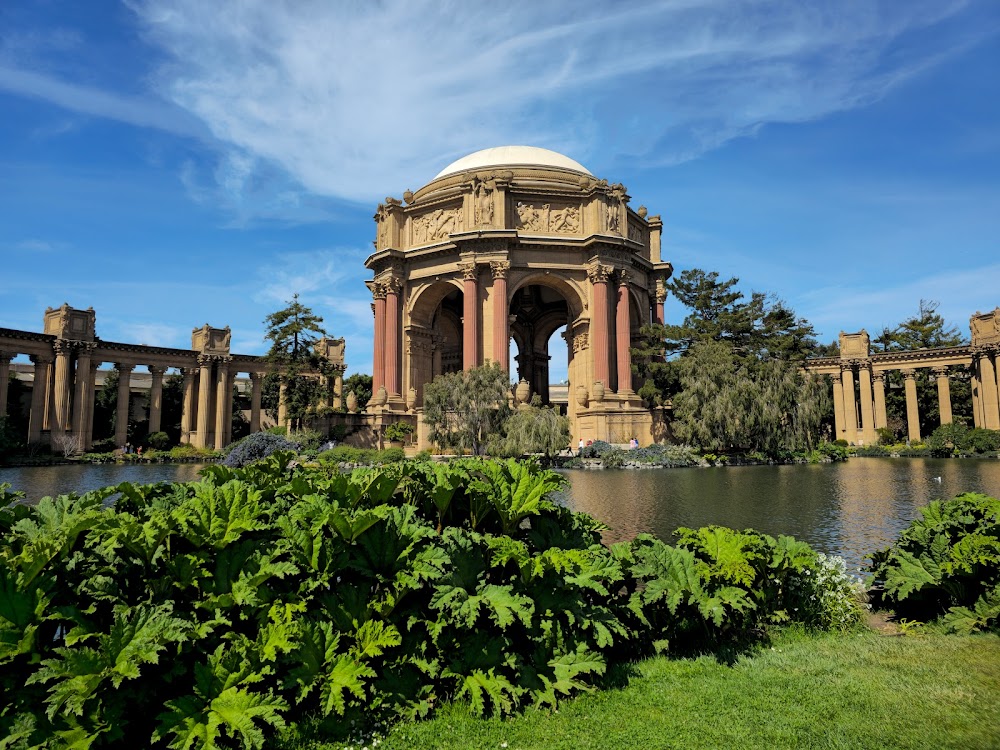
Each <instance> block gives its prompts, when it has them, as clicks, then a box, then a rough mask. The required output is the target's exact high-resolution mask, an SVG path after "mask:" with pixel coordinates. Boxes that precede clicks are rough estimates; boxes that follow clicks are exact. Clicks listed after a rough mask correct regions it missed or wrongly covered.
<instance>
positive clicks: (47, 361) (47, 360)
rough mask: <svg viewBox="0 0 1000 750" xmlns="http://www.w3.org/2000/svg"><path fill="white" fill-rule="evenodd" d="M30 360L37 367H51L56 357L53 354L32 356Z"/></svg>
mask: <svg viewBox="0 0 1000 750" xmlns="http://www.w3.org/2000/svg"><path fill="white" fill-rule="evenodd" d="M29 359H30V360H31V361H32V363H34V364H36V365H51V364H52V360H53V359H54V357H53V356H52V355H51V354H32V355H30V356H29Z"/></svg>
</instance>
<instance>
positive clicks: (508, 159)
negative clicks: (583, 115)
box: [434, 146, 590, 180]
mask: <svg viewBox="0 0 1000 750" xmlns="http://www.w3.org/2000/svg"><path fill="white" fill-rule="evenodd" d="M513 166H522V167H525V166H531V167H558V168H559V169H568V170H570V171H571V172H579V173H580V174H586V175H589V174H590V170H588V169H587V168H586V167H585V166H583V165H582V164H580V163H579V162H577V161H574V160H573V159H570V158H569V157H568V156H563V155H562V154H560V153H558V152H556V151H549V150H548V149H547V148H537V147H536V146H496V147H494V148H484V149H483V150H482V151H476V152H475V153H473V154H469V155H468V156H463V157H462V158H461V159H459V160H458V161H453V162H452V163H451V164H449V165H448V166H447V167H445V168H444V169H442V170H441V171H440V172H438V173H437V175H436V176H435V177H434V179H435V180H436V179H439V178H441V177H446V176H448V175H450V174H457V173H458V172H465V171H468V170H473V169H484V168H486V167H513Z"/></svg>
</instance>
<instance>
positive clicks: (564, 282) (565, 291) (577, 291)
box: [507, 271, 587, 322]
mask: <svg viewBox="0 0 1000 750" xmlns="http://www.w3.org/2000/svg"><path fill="white" fill-rule="evenodd" d="M511 277H512V278H511V281H512V283H511V284H510V288H509V289H508V292H507V296H508V299H509V300H511V301H513V299H514V295H515V294H517V292H518V291H519V290H521V289H523V288H524V287H527V286H543V287H548V288H549V289H552V290H554V291H556V292H558V293H559V294H560V295H561V296H562V298H563V299H564V300H566V304H567V306H568V307H569V318H570V322H573V321H575V320H577V319H578V318H580V316H581V315H583V311H584V310H585V309H586V308H587V298H586V293H585V292H584V291H583V290H582V289H581V288H580V287H579V286H578V285H577V283H576V282H575V281H574V280H573V279H569V278H566V277H565V276H564V275H562V274H553V273H545V272H544V271H526V272H521V273H518V274H516V275H515V274H511Z"/></svg>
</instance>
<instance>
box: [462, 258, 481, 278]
mask: <svg viewBox="0 0 1000 750" xmlns="http://www.w3.org/2000/svg"><path fill="white" fill-rule="evenodd" d="M458 270H459V271H461V272H462V278H463V279H464V280H465V281H475V280H476V278H477V277H478V276H479V267H478V266H477V265H476V262H475V261H467V262H465V263H459V264H458Z"/></svg>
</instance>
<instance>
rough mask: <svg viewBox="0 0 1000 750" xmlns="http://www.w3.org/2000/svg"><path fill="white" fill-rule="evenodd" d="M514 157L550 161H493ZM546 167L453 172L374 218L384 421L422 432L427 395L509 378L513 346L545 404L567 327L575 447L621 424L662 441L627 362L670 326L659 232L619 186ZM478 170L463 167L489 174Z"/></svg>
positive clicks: (377, 372)
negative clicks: (437, 380)
mask: <svg viewBox="0 0 1000 750" xmlns="http://www.w3.org/2000/svg"><path fill="white" fill-rule="evenodd" d="M507 150H509V151H513V152H524V151H529V152H530V151H533V152H534V153H536V154H537V153H538V152H539V151H540V150H538V149H528V150H525V149H523V148H521V147H511V148H509V149H496V150H490V151H507ZM484 153H485V152H484ZM476 156H477V155H472V157H476ZM542 156H543V157H545V158H544V162H545V163H541V164H537V165H533V164H510V165H505V164H489V165H483V166H481V167H480V166H476V167H475V168H472V169H460V170H458V171H449V170H445V173H443V174H442V176H439V177H438V178H435V179H434V180H432V181H431V182H430V183H429V184H428V185H426V186H424V187H423V188H421V189H420V190H418V191H416V192H415V193H414V192H411V191H409V190H407V191H405V192H404V193H403V200H401V201H400V200H397V199H394V198H387V199H386V200H385V201H384V202H383V203H382V204H380V205H379V206H378V209H377V211H376V213H375V216H374V219H375V224H376V232H375V234H376V239H375V247H376V251H375V252H374V253H373V254H372V255H371V256H370V257H369V258H368V259H367V261H366V263H365V264H366V266H367V267H368V268H369V269H370V270H371V271H372V273H373V278H372V279H371V280H369V281H367V282H366V284H367V285H368V288H369V290H370V291H371V292H372V299H373V305H372V307H373V312H374V316H375V342H374V372H373V380H374V383H373V390H374V392H375V395H374V397H373V399H372V402H371V403H372V412H373V413H374V414H375V415H376V417H377V418H378V419H381V418H383V417H390V418H396V417H400V418H401V417H402V416H403V415H411V417H414V416H415V417H416V421H417V425H418V428H419V432H418V434H420V433H422V432H423V431H424V428H423V427H422V425H421V424H420V418H419V414H420V412H421V410H422V403H423V388H424V385H425V384H426V383H427V382H429V381H430V380H432V379H433V378H434V377H435V376H436V375H439V374H442V373H444V372H449V371H452V370H454V369H463V368H464V369H467V368H470V367H474V366H478V365H481V364H484V363H485V362H487V361H494V362H497V363H500V364H501V366H502V367H504V368H505V369H506V368H507V366H508V362H509V358H510V341H511V339H513V340H514V341H515V342H516V344H517V348H518V351H519V352H520V354H519V356H518V360H517V361H518V370H519V373H520V376H521V377H523V378H524V379H525V380H526V382H527V383H528V385H529V388H530V391H531V392H532V393H537V394H539V395H540V396H541V397H542V399H543V401H545V400H548V359H549V357H548V353H547V351H548V345H549V344H548V341H549V337H550V336H551V335H552V333H553V332H554V331H555V330H557V329H558V328H559V327H560V326H562V325H565V326H566V329H567V334H566V346H567V351H568V360H569V379H570V382H571V384H572V389H571V390H572V392H573V393H574V398H573V399H569V402H570V403H569V405H568V407H567V411H568V416H569V417H570V421H571V425H572V429H573V433H574V438H575V439H579V438H580V437H584V438H587V439H597V438H601V439H608V438H609V437H613V436H611V435H609V434H608V432H607V430H608V429H609V427H608V425H609V424H611V423H612V422H615V423H618V422H621V423H622V424H625V423H627V424H629V425H632V428H633V429H632V432H633V433H634V435H631V436H638V437H639V438H640V440H641V442H643V443H644V444H645V443H648V442H649V441H650V440H652V439H653V436H652V434H651V432H650V429H651V428H650V425H651V424H652V419H651V415H650V413H649V411H648V410H646V409H644V408H642V405H641V401H640V399H638V397H637V396H636V395H635V393H634V390H633V388H632V383H631V377H632V376H631V360H630V352H629V349H630V346H631V343H632V338H633V336H634V335H635V334H636V333H637V331H638V329H639V328H640V327H641V326H642V325H645V324H647V323H649V322H652V321H657V322H662V321H663V302H664V300H665V298H666V289H665V283H666V280H667V279H668V278H669V277H670V275H671V273H672V270H673V268H672V266H671V264H670V263H667V262H663V261H662V260H661V258H660V241H661V232H662V228H663V223H662V221H661V220H660V219H659V217H658V216H648V215H647V211H646V209H645V207H640V208H639V210H638V211H634V210H632V208H630V207H629V205H628V204H629V201H630V197H629V195H628V193H627V191H626V189H625V187H624V186H623V185H621V184H612V183H609V182H608V181H607V180H601V179H598V178H596V177H594V176H593V175H591V174H589V173H588V172H586V170H584V169H583V168H582V167H581V168H580V169H579V170H577V169H574V168H570V167H560V166H553V165H552V164H553V163H568V164H570V165H572V164H575V162H572V160H569V159H567V158H566V157H563V156H561V155H558V154H554V153H553V152H544V153H543V154H542ZM472 157H466V158H465V159H462V160H460V161H459V162H457V164H473V163H476V164H479V163H482V159H477V158H472ZM581 389H582V390H581ZM581 394H585V395H584V396H581ZM619 413H621V414H622V415H623V416H621V418H620V419H617V418H616V420H612V419H610V415H612V414H619ZM622 420H624V422H623V421H622ZM627 439H628V438H625V439H624V440H623V441H627ZM420 442H421V444H422V445H426V442H425V441H423V438H421V441H420ZM616 442H622V441H616Z"/></svg>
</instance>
